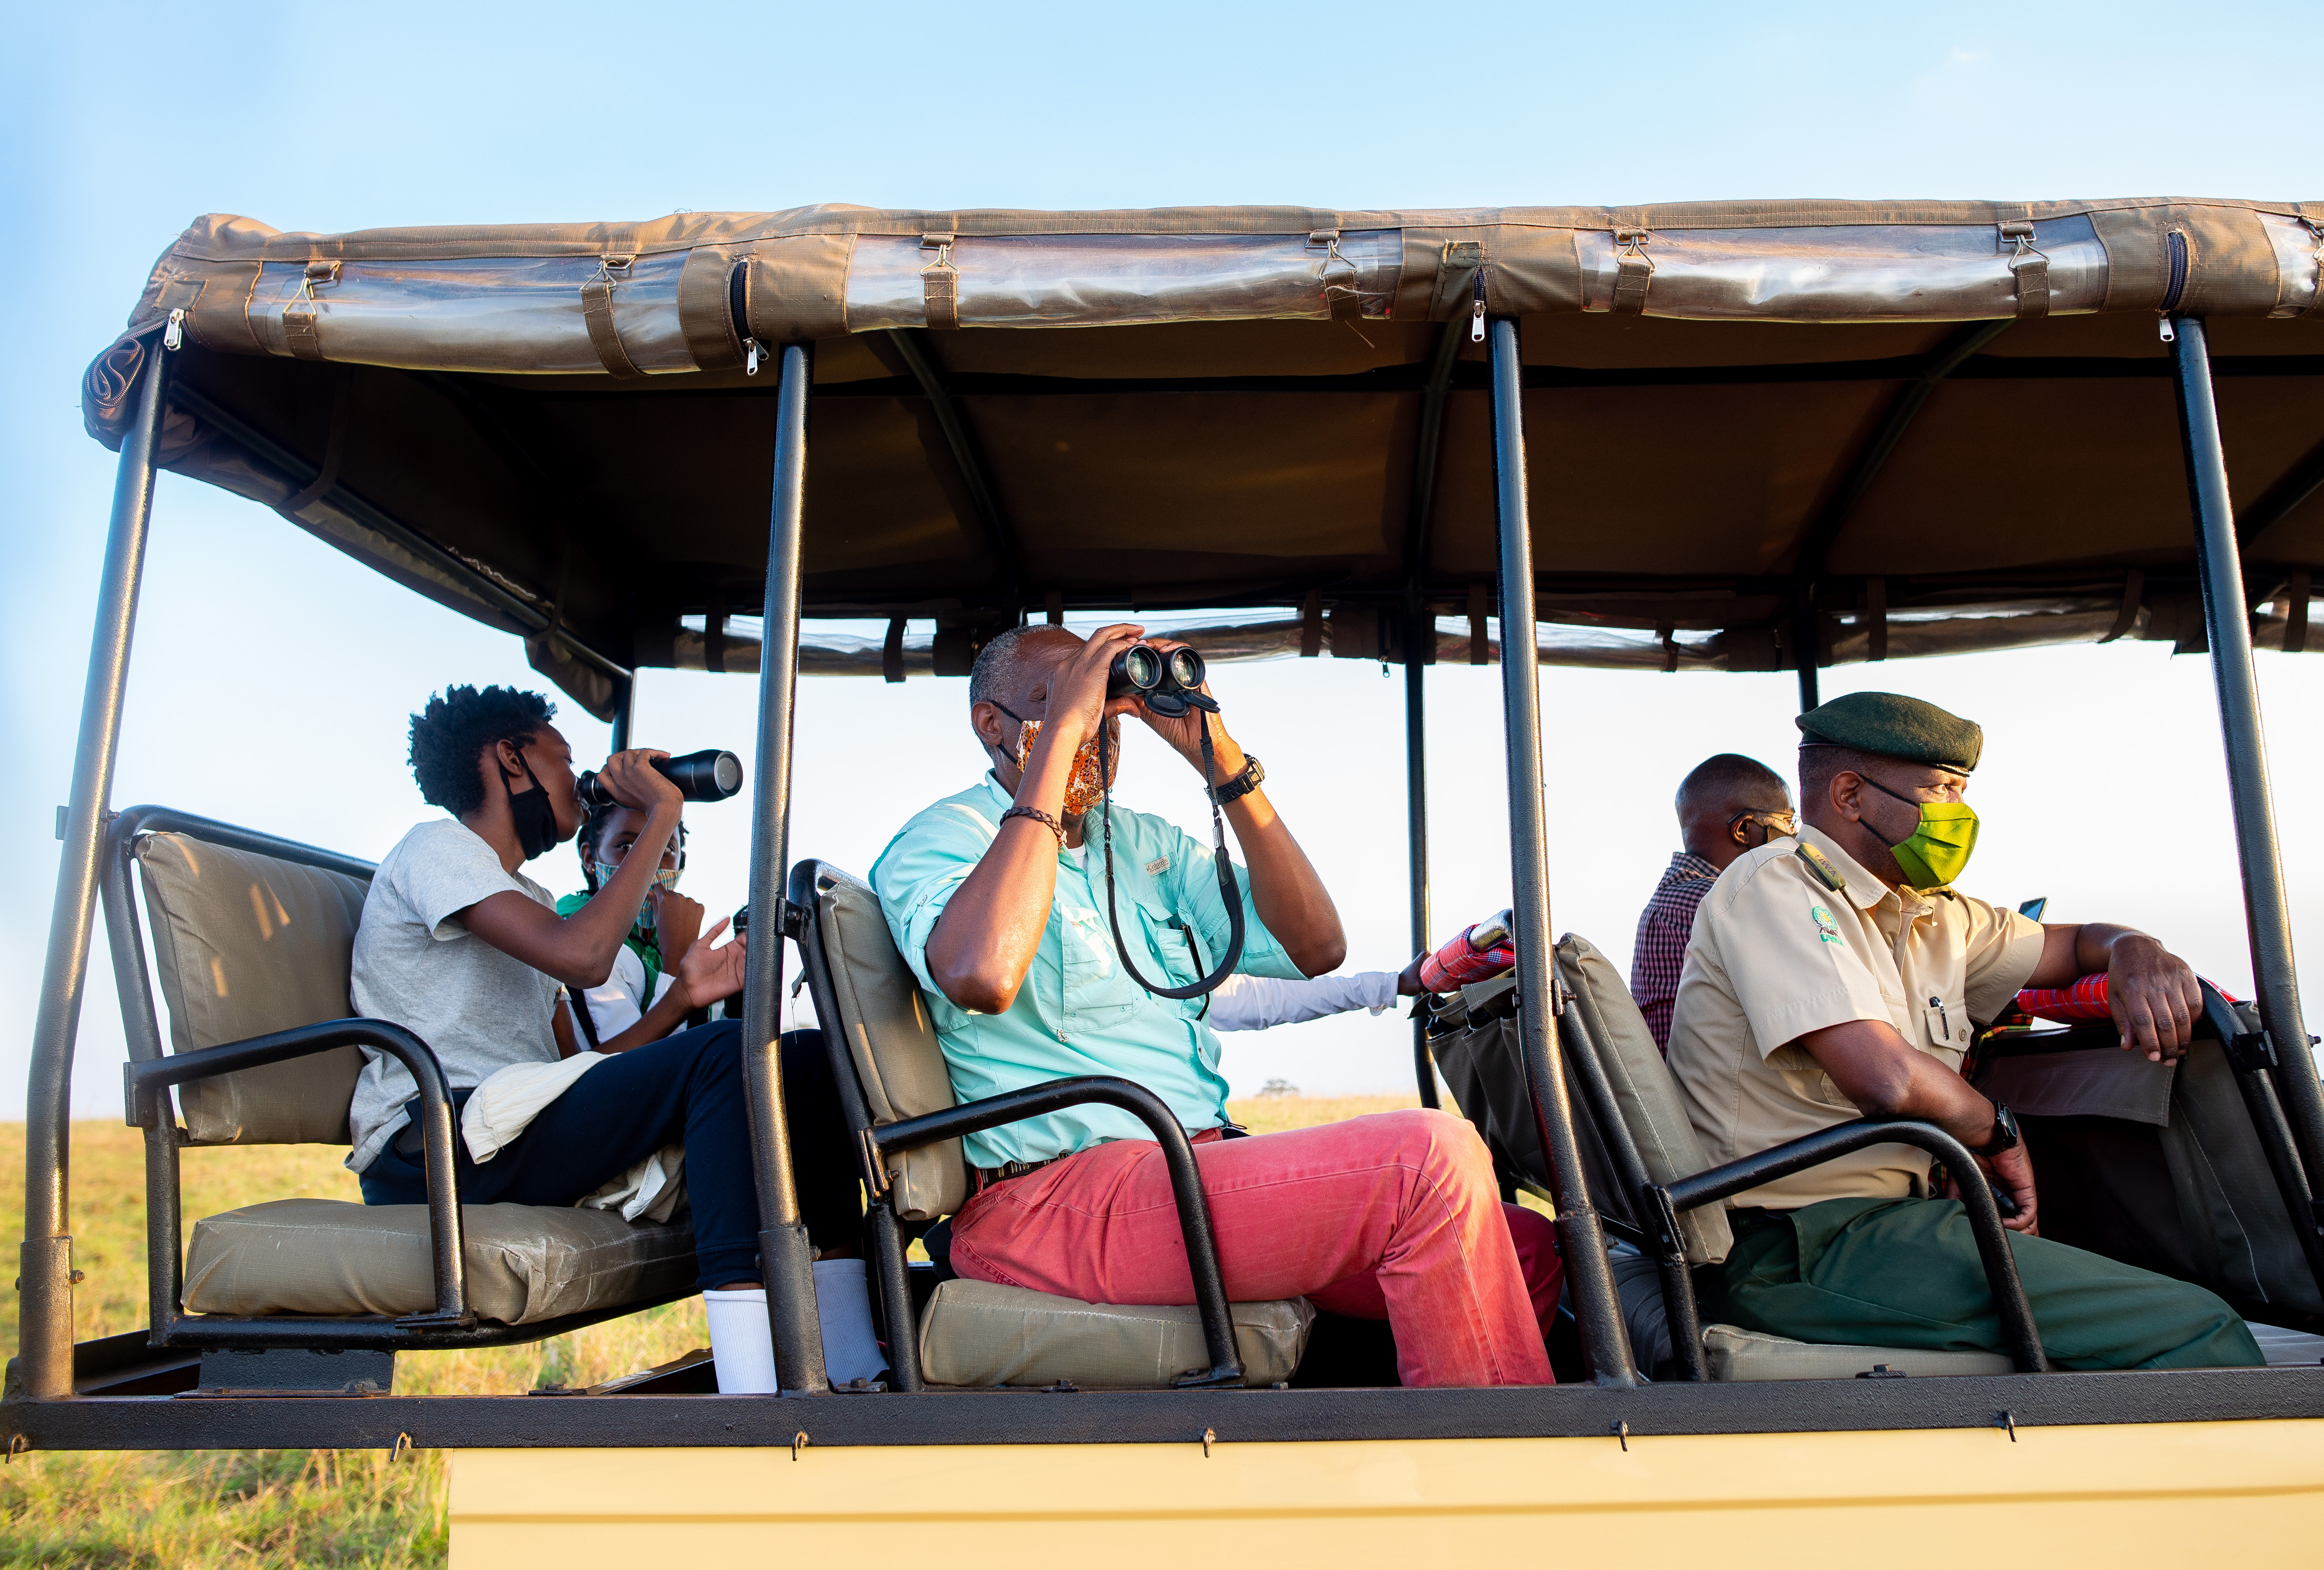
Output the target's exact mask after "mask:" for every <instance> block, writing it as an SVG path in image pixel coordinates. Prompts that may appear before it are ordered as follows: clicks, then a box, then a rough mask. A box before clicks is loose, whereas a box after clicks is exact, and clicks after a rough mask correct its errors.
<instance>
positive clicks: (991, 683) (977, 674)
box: [968, 626, 1044, 705]
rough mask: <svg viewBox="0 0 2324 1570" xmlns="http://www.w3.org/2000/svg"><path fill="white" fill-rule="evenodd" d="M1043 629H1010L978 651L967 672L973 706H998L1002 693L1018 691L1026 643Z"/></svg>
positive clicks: (969, 697)
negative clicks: (985, 704)
mask: <svg viewBox="0 0 2324 1570" xmlns="http://www.w3.org/2000/svg"><path fill="white" fill-rule="evenodd" d="M1043 630H1044V628H1043V627H1039V626H1027V627H1011V628H1010V629H1009V630H1008V631H1007V632H1005V633H999V634H998V635H996V636H995V637H994V638H993V639H992V641H991V642H989V643H987V644H985V646H984V647H983V648H982V649H981V650H979V651H977V655H976V663H975V664H974V665H973V666H971V667H970V668H969V672H968V701H969V702H970V703H971V704H972V705H974V704H980V703H998V702H1000V701H1001V695H1002V694H1004V693H1006V692H1008V691H1010V689H1011V688H1015V687H1016V686H1017V685H1018V681H1019V677H1020V675H1021V674H1022V666H1023V664H1024V659H1025V651H1024V642H1025V640H1026V639H1028V638H1029V637H1031V636H1032V635H1033V634H1034V633H1038V632H1041V631H1043Z"/></svg>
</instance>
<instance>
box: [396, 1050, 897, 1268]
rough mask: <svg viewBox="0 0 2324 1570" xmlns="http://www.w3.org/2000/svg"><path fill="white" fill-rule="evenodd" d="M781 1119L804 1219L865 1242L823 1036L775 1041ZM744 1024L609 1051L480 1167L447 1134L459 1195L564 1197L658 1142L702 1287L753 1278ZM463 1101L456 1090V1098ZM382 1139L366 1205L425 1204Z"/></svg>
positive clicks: (821, 1240)
mask: <svg viewBox="0 0 2324 1570" xmlns="http://www.w3.org/2000/svg"><path fill="white" fill-rule="evenodd" d="M782 1065H783V1104H784V1112H785V1119H784V1121H785V1122H787V1123H788V1125H789V1127H790V1136H791V1171H792V1174H793V1176H794V1177H795V1178H796V1179H797V1181H798V1197H799V1213H800V1218H801V1219H802V1220H803V1221H805V1222H806V1223H807V1235H808V1236H809V1238H810V1239H812V1240H813V1242H814V1243H815V1245H816V1247H817V1248H840V1247H846V1248H853V1247H854V1246H856V1244H857V1243H858V1242H860V1238H861V1227H862V1215H863V1205H862V1193H861V1189H860V1187H859V1180H858V1178H857V1175H856V1170H855V1158H854V1154H853V1150H852V1148H851V1146H850V1144H849V1141H848V1138H847V1126H846V1122H845V1121H844V1119H843V1118H842V1116H841V1114H840V1110H839V1098H838V1096H837V1094H835V1091H834V1090H833V1088H832V1082H831V1062H830V1059H829V1058H828V1057H825V1053H824V1046H823V1037H822V1035H821V1033H820V1032H818V1031H814V1030H798V1031H793V1032H791V1033H789V1034H788V1035H786V1036H785V1037H784V1038H783V1040H782ZM742 1093H743V1079H742V1024H741V1022H740V1021H730V1020H721V1021H718V1022H716V1023H715V1024H710V1025H703V1026H700V1027H697V1028H696V1029H695V1030H680V1031H679V1032H678V1033H677V1034H676V1035H674V1036H665V1037H664V1038H662V1039H660V1040H659V1041H655V1042H652V1043H650V1044H649V1045H647V1046H644V1047H635V1048H631V1049H630V1050H629V1051H627V1052H618V1053H615V1054H614V1055H613V1057H610V1058H608V1059H607V1060H606V1061H605V1062H604V1063H601V1064H599V1065H598V1066H597V1067H595V1068H593V1069H591V1070H590V1071H589V1072H588V1073H586V1074H585V1075H583V1076H581V1077H580V1078H579V1079H577V1080H575V1081H574V1082H573V1086H572V1088H571V1089H569V1090H567V1092H566V1093H565V1094H563V1095H560V1096H558V1098H557V1099H556V1100H555V1101H553V1102H550V1103H549V1105H548V1106H546V1107H544V1108H542V1109H541V1112H540V1115H539V1116H538V1117H536V1118H534V1119H533V1120H532V1122H531V1123H530V1124H529V1125H528V1126H527V1127H526V1129H525V1131H524V1132H523V1133H521V1134H520V1135H518V1136H517V1138H516V1139H515V1140H514V1141H512V1142H511V1143H509V1144H507V1145H504V1146H503V1147H502V1148H501V1150H500V1153H499V1154H498V1155H496V1156H494V1157H493V1159H491V1160H489V1161H487V1162H485V1163H484V1165H483V1166H481V1167H480V1166H478V1165H476V1164H475V1162H474V1161H471V1160H469V1159H468V1149H467V1145H466V1141H461V1140H458V1139H455V1140H454V1141H452V1148H453V1152H454V1166H455V1176H456V1178H457V1182H458V1186H459V1190H460V1199H461V1203H463V1204H466V1205H496V1204H503V1203H506V1204H512V1205H570V1204H572V1203H573V1202H574V1201H575V1200H576V1199H579V1198H580V1197H581V1196H583V1195H585V1194H590V1193H593V1192H595V1190H596V1189H598V1188H600V1187H603V1186H604V1184H605V1182H606V1181H607V1180H608V1179H610V1178H617V1177H619V1176H620V1175H621V1174H622V1173H623V1172H626V1171H628V1170H629V1169H630V1168H632V1167H634V1166H636V1165H637V1164H638V1163H639V1162H640V1161H642V1160H644V1159H646V1158H647V1157H648V1156H650V1155H652V1154H653V1153H654V1152H655V1151H656V1150H660V1149H661V1148H662V1147H663V1146H664V1145H670V1144H680V1143H682V1144H684V1145H685V1146H686V1193H687V1203H688V1204H689V1205H691V1206H692V1207H693V1211H694V1252H695V1259H696V1263H697V1265H698V1268H699V1270H700V1276H699V1278H698V1279H699V1280H700V1283H701V1285H702V1286H703V1288H705V1289H708V1288H716V1287H724V1286H725V1285H727V1284H728V1283H729V1282H733V1281H746V1280H755V1279H758V1277H759V1202H758V1191H757V1189H756V1187H755V1186H754V1185H753V1183H752V1176H751V1128H750V1115H749V1112H748V1109H747V1107H746V1105H745V1104H744V1101H743V1094H742ZM460 1099H462V1100H465V1099H466V1097H465V1096H463V1097H461V1098H460ZM400 1142H401V1141H394V1142H391V1143H390V1144H389V1145H388V1147H387V1148H386V1149H385V1150H382V1151H381V1152H380V1153H379V1154H378V1155H377V1156H375V1157H374V1158H373V1159H372V1164H371V1167H370V1168H369V1169H368V1170H366V1171H365V1172H364V1174H363V1178H362V1182H363V1196H364V1204H366V1205H425V1204H426V1203H427V1202H428V1185H427V1178H426V1175H425V1173H424V1171H423V1169H422V1168H421V1167H420V1155H419V1152H418V1150H413V1151H412V1152H411V1153H410V1154H408V1155H407V1154H405V1153H404V1152H403V1151H402V1150H398V1149H397V1148H396V1147H397V1144H398V1143H400Z"/></svg>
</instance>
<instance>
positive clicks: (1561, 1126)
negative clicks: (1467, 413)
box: [1491, 317, 1638, 1385]
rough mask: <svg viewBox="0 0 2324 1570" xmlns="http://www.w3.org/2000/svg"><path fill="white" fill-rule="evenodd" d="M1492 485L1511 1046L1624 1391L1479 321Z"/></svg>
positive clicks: (1581, 1288)
mask: <svg viewBox="0 0 2324 1570" xmlns="http://www.w3.org/2000/svg"><path fill="white" fill-rule="evenodd" d="M1491 334H1492V362H1493V482H1494V492H1495V496H1496V499H1497V501H1498V503H1499V508H1498V516H1499V524H1500V547H1501V561H1500V567H1501V704H1502V710H1503V717H1504V723H1505V724H1506V725H1507V727H1508V761H1509V842H1510V843H1509V875H1510V880H1511V882H1512V884H1513V885H1514V886H1513V887H1512V889H1511V891H1510V892H1511V893H1512V894H1513V895H1514V896H1515V898H1514V900H1512V902H1511V906H1510V909H1511V910H1512V912H1513V913H1514V917H1513V919H1514V925H1515V927H1516V932H1515V934H1514V936H1515V937H1516V939H1517V974H1518V975H1520V976H1523V977H1526V978H1529V979H1528V982H1527V984H1526V985H1523V986H1521V987H1520V988H1519V989H1518V1000H1517V1019H1518V1024H1517V1039H1518V1042H1519V1044H1520V1046H1521V1047H1522V1048H1523V1050H1524V1053H1525V1066H1526V1079H1527V1080H1528V1081H1529V1082H1530V1084H1531V1086H1532V1090H1533V1105H1534V1120H1535V1122H1536V1123H1537V1124H1538V1125H1539V1133H1540V1136H1541V1149H1542V1153H1543V1154H1544V1155H1545V1156H1546V1157H1547V1158H1548V1159H1549V1172H1550V1188H1551V1191H1552V1193H1553V1194H1554V1196H1555V1201H1556V1205H1557V1237H1558V1246H1559V1249H1560V1251H1562V1252H1563V1255H1564V1258H1565V1279H1566V1282H1567V1284H1568V1286H1569V1287H1570V1288H1571V1289H1572V1293H1573V1316H1574V1318H1575V1319H1576V1320H1577V1321H1578V1322H1579V1323H1580V1324H1581V1326H1582V1352H1583V1354H1584V1356H1585V1357H1586V1358H1587V1359H1588V1361H1589V1364H1590V1369H1591V1377H1592V1378H1593V1379H1595V1380H1596V1381H1597V1382H1598V1383H1600V1384H1601V1385H1635V1384H1636V1383H1637V1382H1638V1375H1637V1366H1636V1364H1635V1363H1634V1362H1632V1361H1631V1357H1630V1336H1629V1332H1628V1329H1626V1328H1625V1327H1624V1325H1623V1323H1622V1300H1621V1298H1620V1296H1619V1295H1618V1293H1617V1292H1616V1291H1615V1288H1614V1272H1613V1270H1612V1269H1611V1267H1609V1265H1608V1264H1607V1262H1606V1233H1605V1229H1604V1228H1603V1227H1602V1226H1601V1225H1600V1222H1599V1219H1598V1213H1597V1211H1596V1210H1594V1209H1592V1208H1591V1204H1590V1187H1589V1184H1588V1182H1587V1180H1586V1179H1585V1178H1583V1177H1582V1147H1581V1144H1580V1141H1579V1140H1578V1139H1577V1138H1576V1136H1575V1134H1574V1131H1573V1109H1572V1106H1571V1105H1570V1104H1568V1103H1567V1101H1566V1095H1565V1076H1564V1073H1563V1070H1562V1067H1561V1065H1560V1062H1559V1048H1558V1044H1557V1035H1556V1031H1555V1030H1554V1028H1553V1023H1552V1021H1551V1019H1550V1017H1549V1014H1548V1011H1547V1010H1548V1007H1549V1005H1550V1002H1551V1000H1552V999H1553V998H1554V995H1555V990H1554V987H1553V986H1552V985H1551V984H1550V978H1552V977H1554V975H1555V974H1557V972H1556V968H1555V966H1554V964H1553V962H1552V961H1553V956H1552V955H1551V952H1550V936H1549V825H1548V822H1547V820H1546V818H1545V815H1544V813H1543V809H1542V799H1541V791H1542V782H1541V682H1540V667H1539V666H1538V665H1537V664H1536V662H1535V660H1533V659H1532V657H1531V655H1532V649H1531V644H1532V641H1533V624H1534V622H1533V612H1534V605H1533V535H1532V522H1531V518H1530V515H1529V513H1528V510H1527V507H1526V461H1525V404H1524V398H1525V389H1524V372H1523V369H1522V367H1521V366H1520V365H1519V363H1518V358H1517V323H1516V322H1514V321H1511V320H1509V319H1508V318H1506V317H1501V318H1496V319H1494V320H1493V322H1492V323H1491Z"/></svg>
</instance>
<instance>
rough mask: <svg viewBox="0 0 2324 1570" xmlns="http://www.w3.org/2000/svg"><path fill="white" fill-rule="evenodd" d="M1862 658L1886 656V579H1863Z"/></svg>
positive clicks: (1885, 657) (1870, 658) (1871, 658)
mask: <svg viewBox="0 0 2324 1570" xmlns="http://www.w3.org/2000/svg"><path fill="white" fill-rule="evenodd" d="M1864 658H1865V659H1866V660H1886V659H1887V658H1888V580H1887V579H1886V578H1885V577H1867V578H1866V579H1865V580H1864Z"/></svg>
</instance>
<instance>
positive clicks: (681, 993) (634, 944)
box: [557, 802, 741, 1052]
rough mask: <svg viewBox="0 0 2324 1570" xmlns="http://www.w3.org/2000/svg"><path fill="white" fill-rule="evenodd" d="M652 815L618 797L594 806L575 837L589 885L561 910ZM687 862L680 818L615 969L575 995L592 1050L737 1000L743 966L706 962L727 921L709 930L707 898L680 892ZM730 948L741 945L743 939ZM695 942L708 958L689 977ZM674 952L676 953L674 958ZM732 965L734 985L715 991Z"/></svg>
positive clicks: (650, 1036)
mask: <svg viewBox="0 0 2324 1570" xmlns="http://www.w3.org/2000/svg"><path fill="white" fill-rule="evenodd" d="M646 821H647V814H646V813H645V812H643V811H641V809H639V808H635V807H623V806H622V805H621V804H619V803H618V802H617V803H614V804H613V805H612V806H608V807H595V808H590V809H589V812H588V815H587V816H586V817H584V818H583V819H582V820H581V833H580V836H579V837H578V838H577V839H576V841H575V842H574V848H575V849H576V850H577V851H579V852H580V855H581V877H582V881H583V882H585V883H586V884H587V887H586V888H585V889H583V890H582V891H580V892H579V893H576V894H567V895H566V896H565V897H564V898H563V899H561V900H558V901H557V913H558V915H559V916H571V915H573V914H575V913H576V912H577V911H578V910H580V909H581V908H582V907H583V906H585V905H586V904H587V903H588V902H589V901H590V900H592V899H594V898H595V897H596V894H597V891H599V890H600V889H602V888H603V887H604V885H605V884H607V883H609V882H612V881H613V876H614V874H615V873H619V872H620V871H621V870H622V865H623V864H624V862H625V861H626V859H627V857H628V856H629V854H630V851H631V849H632V847H633V846H635V845H636V844H637V842H638V840H639V839H640V838H641V836H643V835H644V834H645V832H646ZM685 869H686V826H685V825H684V824H683V823H680V824H679V825H678V833H677V835H676V836H674V837H673V838H671V839H669V841H667V842H666V843H665V844H664V845H663V848H662V853H661V855H660V856H659V859H658V862H657V864H656V865H655V867H654V872H653V883H652V886H651V887H650V888H649V889H648V890H647V891H646V899H645V903H644V904H643V905H641V906H640V907H639V908H638V918H637V920H636V921H635V922H634V923H632V926H631V928H630V932H629V936H628V937H624V938H623V939H622V947H621V949H620V951H619V952H617V953H616V954H615V955H614V956H613V974H610V975H608V976H607V977H606V978H605V980H604V984H602V985H599V986H594V987H586V988H584V989H582V990H581V991H580V992H577V993H573V994H572V1000H571V1001H572V1003H573V1022H574V1023H575V1024H576V1025H577V1026H578V1027H579V1028H580V1030H581V1034H582V1035H583V1036H584V1037H585V1038H586V1039H587V1040H588V1043H589V1046H590V1048H591V1049H592V1050H593V1051H598V1052H620V1051H623V1050H626V1049H627V1048H632V1047H640V1046H643V1045H644V1044H645V1043H646V1042H648V1041H659V1040H660V1039H662V1038H663V1037H665V1036H667V1035H669V1033H670V1032H671V1031H673V1030H678V1029H680V1028H681V1027H683V1026H686V1025H687V1024H689V1023H692V1024H702V1023H705V1022H706V1011H708V1010H710V1009H711V1008H713V1007H715V1005H717V1004H718V1003H720V1002H724V1000H725V999H726V998H728V997H729V996H735V998H736V1002H737V1004H738V1005H739V1002H740V998H739V994H738V993H737V991H736V989H739V987H740V986H741V971H740V968H739V966H738V965H728V964H726V963H724V962H723V961H722V962H719V963H717V964H715V965H713V964H711V963H706V962H708V960H709V956H712V955H723V954H724V953H725V952H726V951H725V950H722V949H715V948H712V947H711V945H712V944H714V943H715V942H716V941H717V938H718V935H719V934H720V933H721V932H723V931H724V930H725V929H726V923H725V922H724V921H723V920H722V921H720V922H719V923H718V924H717V925H716V926H715V927H713V928H711V929H710V930H709V931H708V932H707V933H705V932H704V931H703V930H702V918H703V916H704V914H705V912H704V910H703V909H702V907H701V905H700V904H698V903H697V902H696V901H695V900H689V899H687V897H686V896H685V895H683V894H681V893H679V892H678V874H679V873H681V872H683V871H684V870H685ZM729 947H732V948H733V949H734V952H735V953H737V954H739V953H740V952H741V949H740V947H739V946H734V945H730V946H729ZM697 949H699V950H701V951H703V953H702V956H701V957H702V958H703V959H704V960H705V963H704V964H702V965H697V966H696V974H695V975H694V976H693V978H692V979H691V980H689V978H688V976H687V974H686V962H687V960H689V959H693V958H695V957H696V950H697ZM671 956H677V963H676V964H675V965H673V964H672V963H671ZM729 970H732V971H733V981H734V983H735V987H734V988H730V989H729V990H728V991H727V992H723V993H722V992H718V991H716V990H715V989H716V987H717V986H718V985H719V984H721V983H722V982H723V981H724V979H725V978H726V972H728V971H729Z"/></svg>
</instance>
